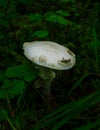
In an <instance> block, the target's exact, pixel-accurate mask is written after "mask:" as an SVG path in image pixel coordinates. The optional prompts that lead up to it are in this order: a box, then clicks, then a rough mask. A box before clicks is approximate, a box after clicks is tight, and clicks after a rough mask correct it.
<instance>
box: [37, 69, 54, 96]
mask: <svg viewBox="0 0 100 130" xmlns="http://www.w3.org/2000/svg"><path fill="white" fill-rule="evenodd" d="M55 75H56V74H55V72H54V71H53V70H51V69H49V68H45V67H39V77H40V79H39V80H38V81H37V83H36V84H35V85H36V87H42V88H43V92H44V94H45V95H46V96H50V95H51V83H52V81H53V79H54V78H55Z"/></svg>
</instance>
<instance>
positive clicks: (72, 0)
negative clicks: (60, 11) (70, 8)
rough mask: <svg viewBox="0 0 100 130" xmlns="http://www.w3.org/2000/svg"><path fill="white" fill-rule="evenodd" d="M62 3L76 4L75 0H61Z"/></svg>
mask: <svg viewBox="0 0 100 130" xmlns="http://www.w3.org/2000/svg"><path fill="white" fill-rule="evenodd" d="M60 1H61V2H72V3H74V2H75V0H60Z"/></svg>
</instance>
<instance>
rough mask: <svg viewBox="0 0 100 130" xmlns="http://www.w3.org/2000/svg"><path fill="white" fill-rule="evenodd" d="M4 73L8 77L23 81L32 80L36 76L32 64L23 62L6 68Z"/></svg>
mask: <svg viewBox="0 0 100 130" xmlns="http://www.w3.org/2000/svg"><path fill="white" fill-rule="evenodd" d="M5 75H6V76H7V77H9V78H19V79H22V80H25V81H33V80H34V79H35V78H36V77H37V72H36V69H35V68H34V67H33V66H31V65H29V64H24V65H17V66H14V67H10V68H8V69H7V70H6V72H5Z"/></svg>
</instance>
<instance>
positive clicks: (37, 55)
mask: <svg viewBox="0 0 100 130" xmlns="http://www.w3.org/2000/svg"><path fill="white" fill-rule="evenodd" d="M23 49H24V55H25V56H26V57H27V58H28V59H29V60H31V61H32V62H34V63H35V64H37V65H39V66H41V67H40V73H39V76H40V77H41V79H39V80H38V81H37V83H36V84H37V87H39V86H38V84H39V85H40V86H41V85H43V86H44V88H45V89H46V91H45V93H46V94H47V95H50V86H51V82H52V80H53V79H54V78H55V72H54V71H52V70H51V69H55V70H67V69H70V68H72V67H73V66H74V65H75V61H76V60H75V54H74V53H73V52H72V51H70V50H69V49H68V48H66V47H64V46H62V45H59V44H57V43H55V42H51V41H34V42H26V43H24V44H23ZM50 68H51V69H50ZM40 82H41V83H40Z"/></svg>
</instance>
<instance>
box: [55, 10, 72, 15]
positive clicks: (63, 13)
mask: <svg viewBox="0 0 100 130" xmlns="http://www.w3.org/2000/svg"><path fill="white" fill-rule="evenodd" d="M56 13H57V14H58V15H61V16H70V14H69V13H68V12H67V11H64V10H58V11H56Z"/></svg>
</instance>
